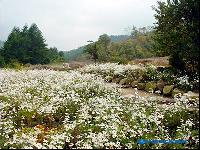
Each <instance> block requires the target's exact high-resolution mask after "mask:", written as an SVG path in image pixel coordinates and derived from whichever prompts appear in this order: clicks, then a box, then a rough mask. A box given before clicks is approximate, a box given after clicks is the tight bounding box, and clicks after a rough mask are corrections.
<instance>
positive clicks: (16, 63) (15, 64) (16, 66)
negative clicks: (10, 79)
mask: <svg viewBox="0 0 200 150" xmlns="http://www.w3.org/2000/svg"><path fill="white" fill-rule="evenodd" d="M5 68H12V69H16V70H21V69H22V68H23V64H21V63H20V62H19V61H18V60H16V59H14V60H11V62H10V63H9V64H6V65H5Z"/></svg>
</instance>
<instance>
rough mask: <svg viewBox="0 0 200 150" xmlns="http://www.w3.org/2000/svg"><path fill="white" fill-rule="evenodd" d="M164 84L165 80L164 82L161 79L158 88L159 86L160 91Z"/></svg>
mask: <svg viewBox="0 0 200 150" xmlns="http://www.w3.org/2000/svg"><path fill="white" fill-rule="evenodd" d="M164 86H165V82H164V81H163V80H159V81H158V82H157V88H158V89H159V90H160V91H162V90H163V88H164Z"/></svg>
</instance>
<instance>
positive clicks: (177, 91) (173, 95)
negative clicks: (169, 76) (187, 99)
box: [172, 88, 183, 97]
mask: <svg viewBox="0 0 200 150" xmlns="http://www.w3.org/2000/svg"><path fill="white" fill-rule="evenodd" d="M179 93H180V94H181V95H182V94H183V92H182V91H180V90H179V89H178V88H175V89H174V90H173V91H172V97H175V95H176V94H179ZM181 95H180V96H181Z"/></svg>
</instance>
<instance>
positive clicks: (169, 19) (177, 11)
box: [154, 0, 200, 74]
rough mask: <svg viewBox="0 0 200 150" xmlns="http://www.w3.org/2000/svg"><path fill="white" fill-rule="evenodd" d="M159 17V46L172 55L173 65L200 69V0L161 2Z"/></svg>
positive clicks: (160, 50) (157, 9)
mask: <svg viewBox="0 0 200 150" xmlns="http://www.w3.org/2000/svg"><path fill="white" fill-rule="evenodd" d="M154 9H155V10H156V15H155V18H156V20H157V22H156V27H155V29H156V31H155V37H154V40H155V49H157V52H158V53H160V55H162V56H163V55H170V63H171V65H172V66H174V67H176V68H178V69H180V70H186V71H187V72H188V74H191V73H192V74H193V73H194V72H197V71H198V59H199V44H200V43H199V20H200V17H199V0H168V1H167V3H164V2H158V8H154Z"/></svg>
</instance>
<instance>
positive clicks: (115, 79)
mask: <svg viewBox="0 0 200 150" xmlns="http://www.w3.org/2000/svg"><path fill="white" fill-rule="evenodd" d="M120 80H121V78H119V77H118V78H114V79H113V80H112V82H114V83H119V82H120Z"/></svg>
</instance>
